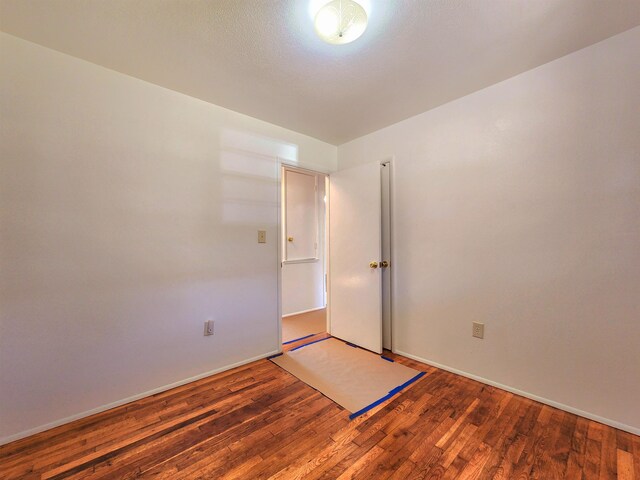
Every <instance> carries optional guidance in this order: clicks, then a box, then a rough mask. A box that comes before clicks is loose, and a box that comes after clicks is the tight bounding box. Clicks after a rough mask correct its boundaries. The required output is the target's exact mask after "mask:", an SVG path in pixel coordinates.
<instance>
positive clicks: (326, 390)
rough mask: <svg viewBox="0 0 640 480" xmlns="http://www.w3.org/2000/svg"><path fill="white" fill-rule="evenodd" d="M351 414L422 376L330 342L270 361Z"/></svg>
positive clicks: (414, 371) (411, 370)
mask: <svg viewBox="0 0 640 480" xmlns="http://www.w3.org/2000/svg"><path fill="white" fill-rule="evenodd" d="M271 361H272V362H274V363H275V364H277V365H279V366H280V367H282V368H284V369H285V370H287V371H288V372H289V373H291V374H292V375H294V376H296V377H298V378H299V379H300V380H302V381H303V382H305V383H306V384H308V385H311V386H312V387H313V388H315V389H316V390H319V391H320V392H322V393H323V394H324V395H326V396H327V397H329V398H330V399H331V400H333V401H334V402H336V403H338V404H339V405H342V406H343V407H344V408H345V409H347V410H348V411H349V412H351V413H352V414H354V413H359V412H361V411H362V410H364V409H366V408H367V407H369V406H372V405H373V404H375V403H376V402H378V401H380V400H382V399H386V398H388V397H389V396H391V395H393V393H395V392H394V390H395V391H397V390H398V387H402V386H405V384H408V383H409V382H411V381H412V380H416V379H418V378H419V376H420V374H421V372H419V371H417V370H414V369H413V368H409V367H406V366H404V365H401V364H399V363H397V362H389V361H387V360H385V359H383V358H382V357H380V355H376V354H375V353H372V352H369V351H367V350H363V349H361V348H357V347H352V346H350V345H347V344H346V343H344V342H342V341H341V340H337V339H335V338H329V339H327V340H321V341H319V342H316V343H312V344H309V345H306V346H304V347H302V348H298V349H295V350H292V351H290V352H285V353H284V354H283V355H280V356H278V357H275V358H272V360H271Z"/></svg>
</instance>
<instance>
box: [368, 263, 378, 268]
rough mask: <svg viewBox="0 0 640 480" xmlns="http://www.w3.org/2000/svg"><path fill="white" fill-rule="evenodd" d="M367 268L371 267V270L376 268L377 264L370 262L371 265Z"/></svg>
mask: <svg viewBox="0 0 640 480" xmlns="http://www.w3.org/2000/svg"><path fill="white" fill-rule="evenodd" d="M369 267H371V268H378V262H371V263H370V264H369Z"/></svg>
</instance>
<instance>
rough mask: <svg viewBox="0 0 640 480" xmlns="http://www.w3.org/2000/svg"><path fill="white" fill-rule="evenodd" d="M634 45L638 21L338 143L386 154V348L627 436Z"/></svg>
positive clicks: (639, 313) (637, 344) (638, 331)
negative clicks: (389, 265) (390, 209)
mask: <svg viewBox="0 0 640 480" xmlns="http://www.w3.org/2000/svg"><path fill="white" fill-rule="evenodd" d="M638 52H640V27H638V28H635V29H633V30H629V31H627V32H625V33H623V34H621V35H618V36H616V37H612V38H610V39H608V40H605V41H604V42H601V43H599V44H596V45H594V46H592V47H589V48H586V49H584V50H581V51H578V52H576V53H574V54H571V55H568V56H566V57H563V58H561V59H559V60H556V61H554V62H551V63H549V64H546V65H543V66H541V67H539V68H536V69H534V70H532V71H529V72H527V73H524V74H521V75H518V76H517V77H514V78H512V79H510V80H507V81H504V82H502V83H499V84H496V85H494V86H492V87H489V88H487V89H484V90H481V91H479V92H476V93H474V94H472V95H469V96H467V97H464V98H461V99H459V100H456V101H454V102H451V103H449V104H446V105H444V106H442V107H439V108H436V109H434V110H431V111H429V112H426V113H424V114H421V115H419V116H417V117H414V118H411V119H409V120H406V121H403V122H401V123H398V124H395V125H393V126H390V127H388V128H385V129H383V130H380V131H378V132H375V133H372V134H370V135H367V136H365V137H362V138H359V139H357V140H354V141H352V142H350V143H347V144H345V145H342V146H340V147H339V149H338V162H339V167H340V168H345V167H348V166H350V165H355V164H358V163H363V162H366V161H374V160H381V159H386V158H389V157H392V156H393V157H395V166H394V173H395V184H394V191H395V208H394V222H395V223H394V225H395V232H394V238H395V243H394V247H395V257H394V275H395V288H394V305H395V316H394V332H393V333H394V345H395V349H396V350H397V351H398V352H400V353H405V354H410V355H412V356H414V357H416V358H420V359H426V360H427V361H429V362H431V363H434V364H439V365H442V366H445V367H446V368H449V369H451V370H455V371H460V372H464V373H465V374H467V375H471V376H476V377H477V378H481V379H485V380H488V381H490V382H493V383H496V384H499V385H503V386H507V387H509V388H511V389H512V390H517V391H522V392H525V393H527V394H528V395H529V396H534V397H538V398H541V399H544V400H545V401H547V402H549V403H553V404H557V405H561V406H564V408H568V409H571V410H573V411H577V412H579V413H580V412H581V413H582V414H586V415H589V416H591V417H592V418H598V419H601V420H604V421H606V422H607V423H610V424H613V425H617V426H620V427H622V428H626V429H627V430H630V431H634V432H636V433H640V408H638V405H639V402H640V55H639V54H638ZM472 321H479V322H484V323H485V325H486V327H485V339H484V340H478V339H475V338H472V337H471V322H472Z"/></svg>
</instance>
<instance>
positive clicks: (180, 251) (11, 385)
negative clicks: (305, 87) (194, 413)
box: [0, 34, 336, 443]
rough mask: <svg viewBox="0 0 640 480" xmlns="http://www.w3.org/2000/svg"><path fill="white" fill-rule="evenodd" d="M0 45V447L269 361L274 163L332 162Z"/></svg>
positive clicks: (179, 98) (176, 102) (206, 107)
mask: <svg viewBox="0 0 640 480" xmlns="http://www.w3.org/2000/svg"><path fill="white" fill-rule="evenodd" d="M0 42H1V45H0V55H1V57H0V71H1V75H0V109H1V113H2V122H1V125H0V271H1V272H2V274H1V276H0V306H1V309H0V443H3V442H6V441H8V440H10V439H13V438H17V437H20V436H23V435H25V434H28V433H33V432H34V431H37V430H40V429H42V428H45V427H47V426H51V425H55V424H56V423H59V422H61V421H64V420H68V419H71V418H75V417H76V416H82V415H84V414H86V413H88V412H91V411H93V410H94V409H101V408H104V407H105V406H108V405H111V404H114V403H116V404H117V403H119V402H122V401H124V400H126V399H130V398H135V397H136V396H139V395H143V394H144V393H145V392H149V391H154V390H155V389H159V388H163V387H164V386H167V385H170V384H173V383H175V382H182V381H185V380H186V379H189V378H192V377H194V376H198V375H202V374H204V373H206V372H211V371H216V370H219V369H224V368H226V367H228V366H229V365H233V364H236V363H241V362H246V361H247V360H248V359H251V358H256V357H260V356H264V355H266V354H269V353H272V352H275V351H276V350H277V348H278V327H277V317H278V311H277V299H278V296H277V278H278V266H279V259H278V251H277V250H278V248H277V240H276V239H277V226H278V208H277V205H278V199H279V191H278V184H277V179H278V162H277V158H278V157H279V158H281V159H283V160H284V161H286V162H287V163H289V164H298V165H301V166H304V167H306V168H311V169H315V170H321V171H330V170H332V169H333V168H335V165H336V147H334V146H331V145H328V144H326V143H323V142H320V141H317V140H314V139H312V138H310V137H306V136H304V135H300V134H297V133H294V132H291V131H288V130H285V129H282V128H279V127H276V126H274V125H270V124H268V123H265V122H261V121H258V120H255V119H252V118H249V117H246V116H243V115H240V114H236V113H234V112H231V111H229V110H225V109H223V108H219V107H217V106H214V105H211V104H207V103H205V102H203V101H199V100H196V99H193V98H190V97H187V96H185V95H182V94H179V93H176V92H173V91H170V90H167V89H164V88H160V87H157V86H155V85H152V84H149V83H146V82H143V81H140V80H137V79H134V78H131V77H127V76H125V75H122V74H119V73H116V72H114V71H110V70H107V69H105V68H102V67H98V66H96V65H93V64H90V63H87V62H85V61H82V60H79V59H75V58H73V57H70V56H67V55H63V54H60V53H57V52H54V51H52V50H48V49H46V48H43V47H40V46H37V45H35V44H32V43H28V42H25V41H23V40H19V39H17V38H15V37H12V36H9V35H6V34H1V36H0ZM258 229H265V230H267V244H262V245H261V244H258V243H257V230H258ZM208 318H212V319H214V321H215V335H214V336H213V337H204V336H203V323H204V321H205V320H207V319H208Z"/></svg>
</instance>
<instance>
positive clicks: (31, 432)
mask: <svg viewBox="0 0 640 480" xmlns="http://www.w3.org/2000/svg"><path fill="white" fill-rule="evenodd" d="M277 353H280V352H279V351H278V350H274V351H273V352H269V353H265V354H262V355H258V356H256V357H253V358H248V359H246V360H241V361H239V362H236V363H233V364H231V365H225V366H224V367H220V368H216V369H214V370H210V371H208V372H204V373H201V374H199V375H196V376H195V377H190V378H185V379H184V380H179V381H177V382H174V383H170V384H169V385H164V386H162V387H158V388H154V389H153V390H148V391H146V392H143V393H138V394H136V395H133V396H131V397H127V398H123V399H122V400H117V401H115V402H111V403H108V404H106V405H102V406H100V407H96V408H92V409H91V410H87V411H84V412H82V413H77V414H75V415H71V416H69V417H66V418H61V419H60V420H55V421H53V422H50V423H47V424H45V425H40V426H38V427H34V428H30V429H29V430H25V431H23V432H19V433H16V434H13V435H9V436H8V437H3V438H0V445H5V444H7V443H11V442H15V441H16V440H20V439H22V438H25V437H30V436H31V435H35V434H36V433H41V432H44V431H45V430H50V429H52V428H55V427H59V426H60V425H64V424H66V423H70V422H73V421H74V420H79V419H81V418H85V417H89V416H91V415H95V414H96V413H100V412H104V411H106V410H110V409H112V408H115V407H119V406H121V405H124V404H126V403H130V402H134V401H136V400H140V399H141V398H144V397H149V396H151V395H155V394H156V393H160V392H164V391H166V390H171V389H172V388H176V387H180V386H182V385H185V384H187V383H191V382H195V381H196V380H200V379H201V378H205V377H210V376H211V375H215V374H216V373H221V372H225V371H227V370H231V369H232V368H236V367H241V366H242V365H246V364H248V363H251V362H255V361H258V360H262V359H263V358H267V357H270V356H271V355H275V354H277Z"/></svg>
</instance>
